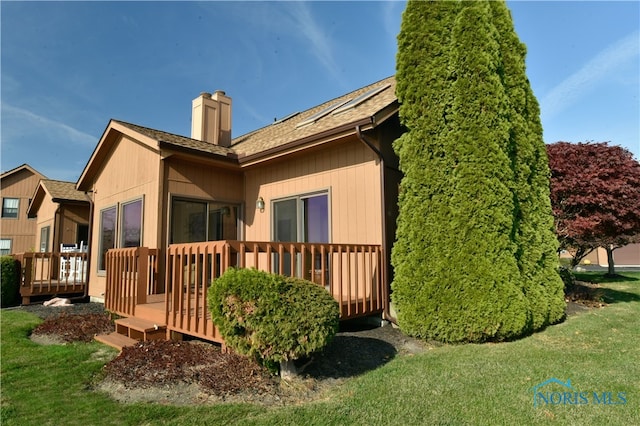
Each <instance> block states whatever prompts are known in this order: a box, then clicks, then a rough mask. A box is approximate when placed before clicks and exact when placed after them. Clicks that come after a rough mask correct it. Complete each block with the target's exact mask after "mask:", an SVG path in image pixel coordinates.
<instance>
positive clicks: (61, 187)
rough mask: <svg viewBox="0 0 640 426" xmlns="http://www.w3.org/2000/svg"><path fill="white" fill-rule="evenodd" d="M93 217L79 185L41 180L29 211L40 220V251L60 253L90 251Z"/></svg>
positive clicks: (38, 225)
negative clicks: (64, 250) (91, 220)
mask: <svg viewBox="0 0 640 426" xmlns="http://www.w3.org/2000/svg"><path fill="white" fill-rule="evenodd" d="M90 214H91V212H90V199H89V197H88V196H87V194H85V193H84V192H82V191H78V190H76V185H75V183H73V182H62V181H57V180H49V179H43V180H41V181H40V182H39V183H38V186H37V188H36V190H35V191H34V193H33V196H32V200H31V204H30V205H29V208H28V211H27V216H28V217H29V218H31V219H36V221H35V222H36V230H35V237H36V238H35V243H36V245H35V247H36V251H39V252H53V253H59V252H60V251H61V250H60V248H61V246H62V245H64V246H65V247H66V248H67V250H68V249H70V248H71V247H75V248H76V249H78V250H80V249H81V248H83V249H84V248H86V247H87V245H88V243H89V223H90V220H89V217H90Z"/></svg>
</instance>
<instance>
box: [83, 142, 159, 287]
mask: <svg viewBox="0 0 640 426" xmlns="http://www.w3.org/2000/svg"><path fill="white" fill-rule="evenodd" d="M107 161H108V163H105V164H108V165H109V167H105V168H103V169H102V170H101V171H100V172H99V173H98V175H97V176H96V179H95V181H94V185H93V189H94V193H93V196H94V217H95V220H94V223H93V235H92V241H91V247H92V250H91V265H92V266H91V277H90V282H91V285H90V286H89V295H90V296H93V297H97V298H102V297H104V289H105V277H104V274H103V273H98V264H99V262H98V256H99V254H100V249H99V247H100V211H101V210H103V209H105V208H108V207H112V206H119V205H121V204H122V203H126V202H129V201H134V200H137V199H140V198H143V207H142V208H143V218H142V245H143V246H146V247H157V246H158V235H157V227H156V225H155V224H156V223H157V221H158V209H157V207H156V206H157V205H158V191H159V189H158V188H159V182H158V176H159V172H158V170H159V167H160V164H159V163H160V156H159V152H158V151H157V150H156V149H155V148H154V147H150V146H147V145H145V144H143V143H140V142H138V141H135V140H133V139H129V138H127V137H126V136H123V139H122V140H120V141H119V142H118V143H116V144H115V146H114V148H113V150H112V151H111V152H110V153H109V158H108V160H107ZM119 215H120V211H118V222H117V236H116V241H119V239H120V238H119V229H120V220H119Z"/></svg>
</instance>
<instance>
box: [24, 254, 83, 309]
mask: <svg viewBox="0 0 640 426" xmlns="http://www.w3.org/2000/svg"><path fill="white" fill-rule="evenodd" d="M13 257H14V258H15V259H16V260H18V262H20V268H21V282H20V296H21V297H22V304H23V305H28V304H29V303H31V298H32V297H37V296H71V295H84V294H85V292H86V289H87V269H86V265H87V253H51V252H43V253H35V252H31V253H20V254H16V255H14V256H13Z"/></svg>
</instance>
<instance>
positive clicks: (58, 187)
mask: <svg viewBox="0 0 640 426" xmlns="http://www.w3.org/2000/svg"><path fill="white" fill-rule="evenodd" d="M40 183H41V184H42V186H43V187H44V188H45V189H46V190H47V192H48V193H49V195H51V198H52V199H54V200H65V201H86V202H89V198H88V197H87V195H86V194H85V193H84V192H82V191H78V190H77V189H76V184H75V183H74V182H63V181H59V180H51V179H43V180H41V181H40Z"/></svg>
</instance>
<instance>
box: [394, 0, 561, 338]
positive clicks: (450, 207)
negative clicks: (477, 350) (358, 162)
mask: <svg viewBox="0 0 640 426" xmlns="http://www.w3.org/2000/svg"><path fill="white" fill-rule="evenodd" d="M501 7H502V9H501ZM505 13H506V15H505ZM495 21H499V22H495ZM509 25H511V28H510V29H509V28H508V27H509ZM505 30H509V31H508V32H507V35H506V36H505V35H504V34H503V32H504V31H505ZM398 47H399V49H398V62H397V75H396V78H397V88H396V92H397V95H398V98H399V100H400V102H401V107H400V117H401V120H402V123H403V124H404V125H405V126H406V127H407V128H408V129H409V131H408V132H407V133H405V134H404V135H403V136H402V137H401V138H400V139H399V140H398V141H396V143H395V145H394V146H395V148H396V152H397V153H398V156H399V158H400V167H401V169H402V171H403V173H404V178H403V180H402V185H401V193H400V200H399V203H400V215H399V218H398V229H397V238H396V243H395V245H394V248H393V252H392V263H393V266H394V268H395V278H394V282H393V284H392V289H393V293H392V298H393V301H394V304H395V306H396V308H397V311H398V320H399V323H400V326H401V328H402V329H403V330H404V331H405V332H407V333H408V334H411V335H415V336H421V337H425V338H435V339H439V340H444V341H483V340H489V339H490V340H501V339H508V338H513V337H516V336H519V335H522V334H523V333H527V332H529V331H531V330H532V329H537V328H540V327H542V326H544V325H546V324H548V323H549V322H553V321H555V320H557V317H556V318H554V315H555V314H554V313H553V312H555V311H557V306H559V305H558V303H556V302H554V301H553V300H552V296H551V294H552V293H553V294H555V289H556V287H555V284H556V283H555V281H554V279H555V278H556V277H557V273H556V272H555V269H553V262H552V259H553V257H549V253H551V252H550V251H549V250H553V247H554V239H553V238H552V239H549V238H548V235H547V234H546V228H545V230H544V231H543V232H542V235H540V234H537V233H536V232H532V231H535V228H536V227H539V226H543V227H544V226H547V225H548V224H547V222H546V216H545V214H546V213H547V211H546V210H545V208H546V206H547V205H548V203H549V201H548V181H547V183H546V186H544V185H545V184H544V182H543V181H544V179H547V174H545V172H544V167H543V165H542V161H541V160H542V157H540V152H539V147H538V146H537V143H538V140H537V139H536V140H533V141H530V139H531V138H532V135H534V136H536V137H538V138H539V141H540V142H541V141H542V139H541V131H540V132H539V134H537V133H536V132H537V130H539V129H541V128H540V126H539V118H538V116H537V115H535V114H537V103H536V102H535V98H534V97H533V94H532V92H531V89H530V88H529V85H528V82H527V81H526V76H525V74H524V48H523V46H522V45H521V44H520V43H519V41H518V40H517V36H516V35H515V33H514V32H513V28H512V24H511V21H510V17H509V15H508V10H506V7H505V6H504V4H502V3H499V4H498V6H496V5H494V4H491V3H489V2H418V1H416V2H413V1H410V2H409V3H408V5H407V9H406V10H405V13H404V15H403V21H402V28H401V32H400V35H399V36H398ZM511 48H515V49H516V50H515V51H514V52H510V51H509V49H511ZM509 73H514V74H518V75H514V76H511V75H508V74H509ZM514 95H515V96H516V97H517V96H520V95H521V96H520V98H519V99H516V100H512V99H511V97H512V96H514ZM514 117H516V118H514ZM532 117H534V118H533V119H532ZM528 120H531V123H530V122H528ZM534 139H535V138H534ZM521 145H522V146H521ZM542 148H543V151H544V145H542ZM543 178H544V179H543ZM525 180H527V181H528V182H530V183H531V184H536V185H538V184H539V185H543V186H544V188H527V185H526V184H525V183H524V181H525ZM545 193H546V194H547V195H546V197H547V198H546V204H545V199H544V194H545ZM540 200H542V207H538V206H537V204H536V203H538V202H540ZM548 213H550V208H549V210H548ZM549 229H552V228H549ZM552 236H553V235H552ZM529 244H533V247H529ZM543 246H544V247H543ZM549 271H551V273H552V275H548V274H547V273H548V272H549ZM560 290H561V287H560ZM560 300H561V301H562V303H563V299H560Z"/></svg>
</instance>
